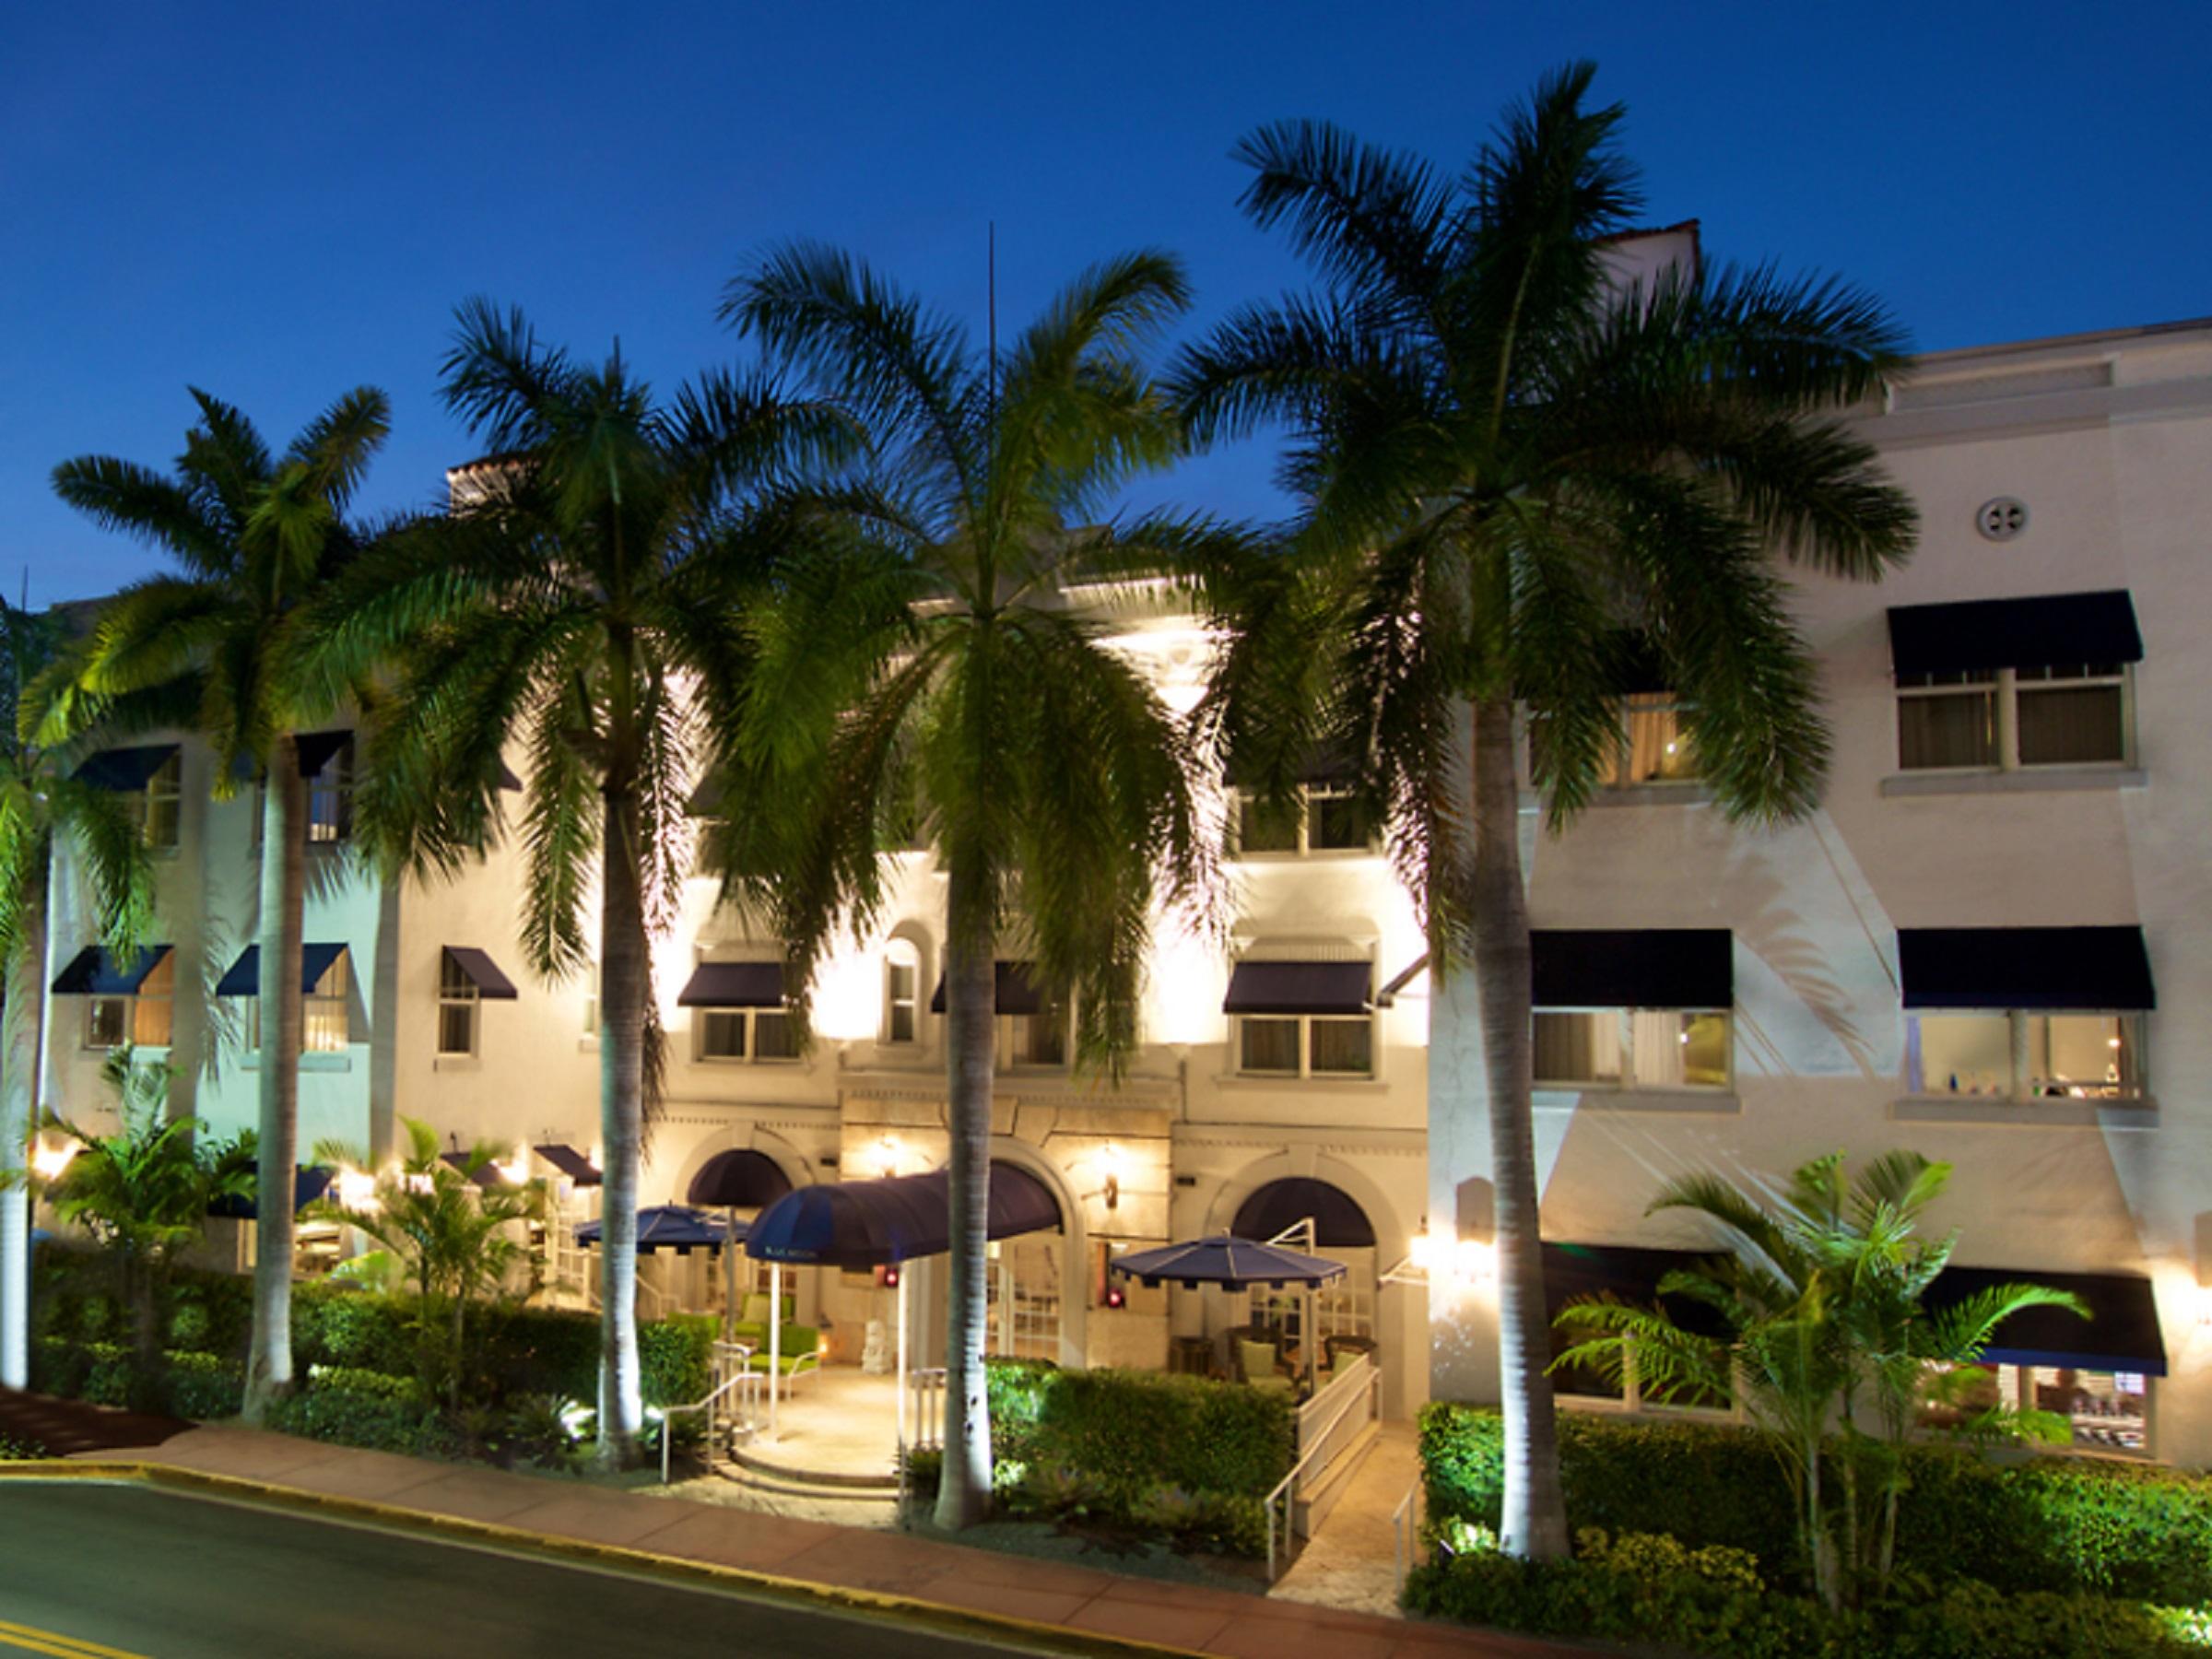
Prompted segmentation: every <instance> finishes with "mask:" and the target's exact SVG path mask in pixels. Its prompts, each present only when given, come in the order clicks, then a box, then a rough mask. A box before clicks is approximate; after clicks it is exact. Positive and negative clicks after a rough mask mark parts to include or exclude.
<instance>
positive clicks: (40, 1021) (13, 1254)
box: [0, 852, 52, 1388]
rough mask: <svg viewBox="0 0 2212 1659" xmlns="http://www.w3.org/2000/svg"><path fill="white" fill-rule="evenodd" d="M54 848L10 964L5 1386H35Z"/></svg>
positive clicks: (4, 1139)
mask: <svg viewBox="0 0 2212 1659" xmlns="http://www.w3.org/2000/svg"><path fill="white" fill-rule="evenodd" d="M51 857H52V853H51V852H49V853H44V854H41V855H40V856H37V857H34V858H32V859H31V861H30V865H29V870H30V874H29V877H28V878H27V879H26V881H25V884H24V888H25V890H24V892H23V894H22V909H21V912H20V913H21V920H20V923H19V928H20V931H19V932H18V935H17V938H16V951H15V955H14V956H13V957H12V958H10V959H9V961H8V964H7V1007H6V1027H5V1031H6V1053H5V1056H4V1057H0V1388H29V1386H30V1191H29V1188H28V1187H27V1186H26V1185H25V1184H24V1181H25V1177H26V1166H27V1165H28V1163H29V1151H30V1136H31V1131H32V1129H33V1128H34V1127H35V1126H36V1122H37V1118H36V1113H37V1110H38V1099H39V1068H40V1065H41V1061H42V1060H43V1058H44V1054H43V1048H44V1038H45V1029H46V895H47V882H48V870H49V864H50V860H51Z"/></svg>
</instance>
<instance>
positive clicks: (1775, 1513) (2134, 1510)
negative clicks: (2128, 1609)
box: [1421, 1403, 2212, 1606]
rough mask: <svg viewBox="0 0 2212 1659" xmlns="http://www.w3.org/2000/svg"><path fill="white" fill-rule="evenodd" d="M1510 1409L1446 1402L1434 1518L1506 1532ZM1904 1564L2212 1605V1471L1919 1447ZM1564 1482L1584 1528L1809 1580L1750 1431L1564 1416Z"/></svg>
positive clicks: (1426, 1437) (1434, 1454) (1428, 1431)
mask: <svg viewBox="0 0 2212 1659" xmlns="http://www.w3.org/2000/svg"><path fill="white" fill-rule="evenodd" d="M1503 1432H1504V1431H1503V1426H1502V1424H1501V1422H1500V1419H1499V1418H1498V1416H1497V1414H1496V1413H1495V1412H1490V1411H1484V1410H1480V1409H1477V1408H1476V1407H1473V1406H1453V1405H1445V1404H1441V1403H1439V1404H1432V1405H1430V1406H1427V1407H1425V1408H1424V1409H1423V1411H1422V1413H1421V1462H1422V1470H1423V1480H1424V1483H1425V1485H1426V1488H1427V1491H1428V1499H1429V1514H1430V1520H1431V1522H1432V1523H1439V1524H1441V1523H1444V1522H1449V1521H1454V1520H1458V1521H1466V1522H1471V1523H1474V1524H1479V1525H1483V1526H1488V1527H1495V1526H1496V1525H1497V1524H1498V1520H1499V1503H1500V1495H1501V1492H1502V1489H1503V1484H1504V1466H1503ZM1907 1461H1908V1469H1909V1481H1910V1484H1909V1486H1908V1487H1907V1489H1906V1491H1905V1494H1904V1498H1903V1500H1902V1502H1901V1503H1900V1507H1899V1515H1898V1559H1899V1561H1900V1565H1902V1566H1904V1567H1906V1568H1908V1569H1910V1570H1911V1571H1915V1572H1918V1573H1920V1574H1922V1575H1924V1577H1925V1578H1927V1579H1928V1580H1930V1581H1931V1582H1933V1583H1939V1584H1941V1583H1953V1582H1959V1581H1969V1580H1971V1581H1979V1582H1983V1583H1989V1584H1993V1585H1994V1586H1996V1587H1997V1588H1999V1589H2001V1590H2009V1591H2028V1590H2046V1591H2060V1592H2075V1593H2086V1594H2105V1595H2113V1596H2120V1597H2124V1598H2128V1599H2134V1600H2140V1601H2146V1602H2153V1603H2159V1604H2165V1605H2171V1606H2197V1605H2200V1604H2203V1603H2206V1602H2207V1601H2212V1477H2206V1476H2203V1475H2198V1474H2193V1473H2188V1472H2184V1471H2182V1470H2175V1469H2162V1468H2154V1467H2149V1466H2145V1465H2124V1464H2113V1463H2104V1462H2090V1461H2088V1460H2086V1459H2073V1458H2064V1457H2031V1458H2027V1459H2025V1460H2020V1459H2012V1460H2005V1461H1998V1460H1993V1459H1988V1458H1983V1457H1980V1456H1976V1455H1975V1454H1973V1453H1970V1452H1967V1451H1965V1450H1962V1449H1960V1448H1957V1447H1953V1446H1947V1445H1925V1446H1914V1447H1912V1448H1911V1449H1910V1451H1909V1452H1908V1453H1907ZM1559 1475H1560V1479H1561V1481H1562V1483H1563V1484H1564V1485H1565V1487H1566V1491H1567V1508H1568V1517H1569V1520H1570V1521H1571V1524H1573V1525H1574V1526H1576V1527H1577V1528H1582V1527H1598V1528H1602V1529H1604V1530H1606V1531H1607V1532H1625V1531H1646V1532H1664V1533H1667V1534H1670V1535H1673V1536H1675V1537H1677V1538H1679V1539H1681V1540H1682V1541H1683V1542H1684V1543H1685V1544H1687V1545H1689V1546H1690V1547H1704V1546H1707V1545H1718V1546H1721V1547H1725V1548H1729V1549H1736V1550H1745V1551H1750V1552H1754V1553H1760V1554H1761V1555H1762V1556H1763V1558H1764V1559H1766V1561H1767V1564H1768V1567H1769V1570H1770V1571H1771V1573H1772V1574H1773V1575H1774V1576H1776V1577H1778V1578H1780V1579H1781V1580H1783V1582H1785V1583H1788V1584H1789V1585H1790V1586H1792V1587H1794V1588H1802V1587H1804V1583H1805V1574H1804V1572H1803V1569H1802V1564H1801V1563H1800V1562H1798V1561H1797V1560H1796V1559H1794V1553H1792V1554H1790V1555H1786V1556H1781V1557H1777V1556H1776V1555H1775V1554H1773V1553H1772V1552H1773V1551H1774V1550H1775V1549H1776V1548H1777V1547H1782V1546H1781V1541H1782V1540H1786V1539H1789V1538H1790V1537H1792V1536H1793V1534H1794V1527H1793V1522H1792V1515H1791V1509H1790V1500H1789V1494H1788V1491H1787V1489H1786V1488H1785V1487H1784V1486H1783V1479H1782V1475H1781V1471H1780V1470H1779V1468H1778V1467H1777V1465H1775V1463H1774V1460H1773V1458H1772V1457H1771V1454H1769V1453H1767V1452H1766V1451H1765V1449H1764V1447H1763V1446H1762V1444H1761V1443H1760V1441H1759V1439H1758V1437H1757V1436H1756V1435H1754V1434H1753V1433H1752V1432H1751V1431H1750V1430H1743V1429H1735V1428H1730V1427H1726V1426H1721V1425H1712V1424H1696V1423H1643V1422H1623V1421H1620V1420H1618V1419H1614V1418H1599V1417H1594V1416H1590V1415H1587V1414H1583V1413H1575V1412H1563V1413H1561V1414H1560V1417H1559Z"/></svg>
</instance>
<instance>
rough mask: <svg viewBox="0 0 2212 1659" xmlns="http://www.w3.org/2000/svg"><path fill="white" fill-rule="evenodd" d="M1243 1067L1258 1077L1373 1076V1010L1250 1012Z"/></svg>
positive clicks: (1244, 1023)
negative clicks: (1353, 1012) (1368, 1012)
mask: <svg viewBox="0 0 2212 1659" xmlns="http://www.w3.org/2000/svg"><path fill="white" fill-rule="evenodd" d="M1237 1069H1238V1071H1240V1072H1241V1073H1242V1074H1243V1075H1244V1076H1246V1077H1373V1076H1374V1072H1375V1027H1374V1021H1373V1019H1372V1018H1371V1017H1369V1016H1367V1015H1340V1014H1298V1015H1288V1014H1284V1015H1276V1014H1247V1015H1245V1016H1243V1017H1242V1018H1240V1019H1239V1020H1238V1021H1237Z"/></svg>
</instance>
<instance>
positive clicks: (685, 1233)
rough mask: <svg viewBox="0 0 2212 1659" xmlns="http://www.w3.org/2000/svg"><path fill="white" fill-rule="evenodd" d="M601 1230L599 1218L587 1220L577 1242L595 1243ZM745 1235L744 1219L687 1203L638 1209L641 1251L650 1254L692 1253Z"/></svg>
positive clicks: (720, 1247) (721, 1246) (579, 1231)
mask: <svg viewBox="0 0 2212 1659" xmlns="http://www.w3.org/2000/svg"><path fill="white" fill-rule="evenodd" d="M602 1231H603V1229H602V1227H601V1224H600V1223H599V1222H596V1221H586V1222H585V1223H584V1224H583V1225H582V1227H579V1228H578V1229H577V1230H576V1242H577V1243H579V1244H596V1243H598V1242H599V1240H600V1235H601V1233H602ZM744 1237H745V1223H744V1222H742V1221H739V1222H736V1223H735V1224H733V1223H731V1222H729V1221H725V1220H724V1218H722V1217H720V1216H714V1215H710V1214H708V1213H707V1212H706V1211H705V1210H701V1209H693V1208H691V1207H690V1206H688V1205H683V1204H661V1205H655V1206H653V1208H651V1209H641V1210H640V1211H639V1212H638V1253H640V1254H641V1255H651V1254H652V1253H653V1252H654V1251H656V1250H673V1251H675V1252H676V1253H677V1254H678V1255H689V1254H690V1253H692V1252H693V1251H695V1250H708V1251H719V1250H721V1249H723V1248H724V1246H726V1245H727V1244H729V1243H730V1242H731V1241H732V1240H733V1239H736V1240H742V1239H743V1238H744Z"/></svg>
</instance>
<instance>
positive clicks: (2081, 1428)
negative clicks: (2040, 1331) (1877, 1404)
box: [1919, 1363, 2150, 1457]
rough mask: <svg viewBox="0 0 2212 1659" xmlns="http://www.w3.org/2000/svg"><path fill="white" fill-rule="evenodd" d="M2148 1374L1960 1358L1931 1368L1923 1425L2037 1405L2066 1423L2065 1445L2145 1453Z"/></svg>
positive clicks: (1953, 1426) (1954, 1424) (1960, 1425)
mask: <svg viewBox="0 0 2212 1659" xmlns="http://www.w3.org/2000/svg"><path fill="white" fill-rule="evenodd" d="M2149 1402H2150V1379H2149V1378H2148V1377H2147V1376H2146V1375H2144V1374H2143V1373H2141V1372H2139V1371H2077V1370H2074V1369H2072V1368H2071V1367H2066V1368H2061V1367H2056V1366H2048V1365H1996V1364H1986V1363H1985V1364H1981V1365H1961V1366H1952V1367H1947V1368H1944V1369H1942V1370H1941V1371H1931V1372H1930V1373H1929V1374H1928V1378H1927V1383H1926V1387H1925V1388H1924V1392H1923V1394H1922V1398H1921V1403H1920V1411H1919V1418H1920V1424H1921V1426H1922V1427H1923V1428H1924V1429H1933V1430H1952V1431H1957V1430H1967V1429H1970V1428H1971V1425H1972V1423H1973V1421H1974V1419H1975V1418H1977V1417H1979V1416H1980V1415H1981V1414H1983V1412H1986V1411H1989V1410H1992V1409H1996V1408H2003V1407H2009V1408H2012V1409H2015V1410H2023V1411H2042V1412H2048V1413H2050V1414H2051V1415H2052V1416H2053V1417H2056V1418H2060V1419H2062V1420H2063V1421H2064V1422H2065V1424H2066V1427H2067V1430H2068V1433H2067V1442H2066V1443H2067V1446H2068V1447H2070V1449H2072V1450H2074V1451H2077V1452H2101V1453H2112V1454H2115V1455H2119V1456H2125V1457H2142V1456H2146V1455H2147V1454H2148V1453H2149V1450H2150V1409H2149Z"/></svg>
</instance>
